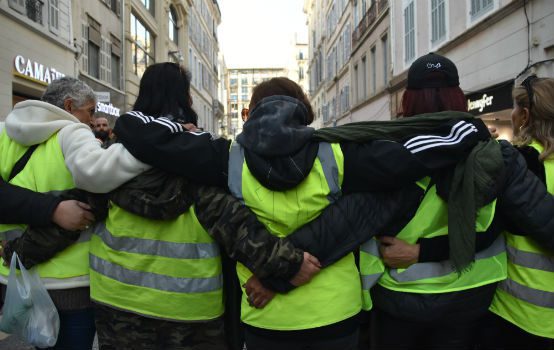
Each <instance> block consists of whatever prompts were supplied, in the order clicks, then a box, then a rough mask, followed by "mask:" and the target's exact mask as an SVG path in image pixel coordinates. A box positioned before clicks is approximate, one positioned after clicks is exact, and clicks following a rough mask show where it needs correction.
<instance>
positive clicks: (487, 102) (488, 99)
mask: <svg viewBox="0 0 554 350" xmlns="http://www.w3.org/2000/svg"><path fill="white" fill-rule="evenodd" d="M493 98H494V96H487V94H483V96H482V97H481V98H480V99H478V100H473V101H472V100H470V99H468V100H467V110H468V111H470V112H471V111H472V110H474V109H476V110H478V111H479V113H481V112H483V109H484V108H485V107H486V106H492V100H493Z"/></svg>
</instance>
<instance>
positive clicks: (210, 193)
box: [3, 169, 303, 280]
mask: <svg viewBox="0 0 554 350" xmlns="http://www.w3.org/2000/svg"><path fill="white" fill-rule="evenodd" d="M61 195H62V197H63V199H77V200H81V201H84V202H88V203H89V204H90V205H91V206H92V207H93V211H94V214H95V217H96V218H97V220H99V221H100V220H104V219H105V218H106V216H107V197H106V196H105V195H104V196H98V195H92V194H89V193H87V192H84V191H80V190H70V191H64V192H62V194H61ZM110 200H111V201H112V202H113V203H115V204H117V205H118V206H120V207H122V208H123V209H125V210H127V211H129V212H131V213H134V214H136V215H140V216H143V217H147V218H150V219H155V220H171V219H173V218H176V217H177V216H179V215H180V214H182V213H184V212H185V211H187V210H188V209H189V207H190V206H191V205H194V209H195V213H196V216H197V218H198V221H199V222H200V223H201V224H202V226H203V227H204V229H206V231H207V232H208V233H209V234H210V235H211V236H212V237H213V238H214V240H215V241H217V242H218V243H219V244H220V245H221V247H222V248H223V250H224V251H225V253H226V254H227V255H228V256H229V257H230V258H231V259H233V260H236V261H239V262H241V263H243V264H245V265H246V266H247V267H248V268H249V269H250V270H252V271H253V272H254V273H255V274H256V275H257V276H259V277H260V278H266V277H270V276H272V277H280V278H281V279H283V280H288V279H290V278H292V276H294V275H295V274H296V272H298V270H299V268H300V265H301V264H302V261H303V251H302V250H299V249H295V248H294V246H293V245H292V243H290V242H289V241H286V240H281V239H279V238H278V237H276V236H274V235H272V234H270V233H269V232H268V231H267V229H266V228H265V227H264V226H263V225H262V224H261V223H260V222H259V221H258V220H257V218H256V216H255V214H254V213H252V212H251V211H250V209H248V208H247V207H246V206H244V205H242V204H241V203H240V202H239V201H238V200H237V199H235V198H234V197H233V196H231V195H230V194H228V193H226V192H225V191H224V190H222V189H220V188H217V187H206V186H195V185H193V184H191V183H188V182H187V181H186V180H184V179H183V178H181V177H178V176H173V175H169V174H166V173H163V172H161V171H158V170H155V169H153V170H150V171H148V172H146V173H144V174H142V175H140V176H138V177H136V178H134V179H133V180H131V181H129V182H128V183H126V184H125V185H123V186H122V187H120V188H119V189H117V190H116V191H114V192H113V193H112V194H111V195H110ZM80 235H81V232H80V231H77V232H70V231H65V230H63V229H61V228H59V227H50V228H33V227H29V228H28V229H27V230H26V231H25V232H24V233H23V235H22V236H21V237H19V238H17V239H15V240H13V241H10V242H9V243H8V244H6V245H5V246H4V247H3V248H4V249H3V255H4V259H5V260H6V261H10V260H11V255H12V254H13V252H14V251H15V252H17V253H18V256H19V257H20V258H21V260H22V263H23V265H24V266H25V267H27V268H31V267H33V266H34V265H36V264H39V263H41V262H44V261H46V260H48V259H50V258H51V257H53V256H54V255H56V254H57V253H58V252H60V251H62V250H64V249H65V248H67V247H68V246H69V245H70V244H72V243H74V242H75V241H76V240H77V239H78V238H79V237H80Z"/></svg>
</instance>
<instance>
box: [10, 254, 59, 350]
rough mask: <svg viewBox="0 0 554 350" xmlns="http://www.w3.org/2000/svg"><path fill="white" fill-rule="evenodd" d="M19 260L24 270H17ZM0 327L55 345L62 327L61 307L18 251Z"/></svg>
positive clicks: (34, 341) (36, 342) (35, 342)
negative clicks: (59, 311) (58, 307)
mask: <svg viewBox="0 0 554 350" xmlns="http://www.w3.org/2000/svg"><path fill="white" fill-rule="evenodd" d="M17 262H19V268H20V271H21V273H17V269H16V263H17ZM0 330H1V331H3V332H5V333H11V334H17V335H18V336H19V337H21V338H22V339H23V340H25V341H26V342H28V343H29V344H31V345H34V346H36V347H39V348H45V347H51V346H54V345H55V344H56V340H57V339H58V331H59V330H60V317H59V316H58V311H57V310H56V307H55V306H54V303H53V302H52V299H51V298H50V296H49V295H48V292H47V291H46V288H44V285H43V284H42V281H41V280H40V277H39V275H38V272H37V271H36V268H32V269H31V270H29V271H27V270H26V269H25V267H24V266H23V264H21V262H20V261H19V258H18V257H17V254H15V253H14V254H13V256H12V261H11V264H10V276H9V277H8V286H7V288H6V299H5V300H4V309H3V316H2V320H1V321H0Z"/></svg>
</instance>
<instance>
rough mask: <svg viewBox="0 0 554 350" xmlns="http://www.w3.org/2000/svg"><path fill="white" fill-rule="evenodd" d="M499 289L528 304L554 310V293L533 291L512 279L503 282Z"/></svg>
mask: <svg viewBox="0 0 554 350" xmlns="http://www.w3.org/2000/svg"><path fill="white" fill-rule="evenodd" d="M498 288H500V289H502V290H503V291H505V292H507V293H508V294H511V295H513V296H514V297H516V298H518V299H521V300H523V301H526V302H528V303H531V304H534V305H537V306H541V307H548V308H551V309H554V293H552V292H545V291H543V290H537V289H533V288H530V287H527V286H524V285H522V284H519V283H517V282H516V281H514V280H511V279H507V280H504V281H502V282H501V283H500V284H499V285H498Z"/></svg>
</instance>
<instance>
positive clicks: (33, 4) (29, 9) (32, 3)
mask: <svg viewBox="0 0 554 350" xmlns="http://www.w3.org/2000/svg"><path fill="white" fill-rule="evenodd" d="M43 5H44V3H43V2H42V1H41V0H25V12H26V14H27V18H29V19H31V20H32V21H33V22H37V23H40V24H42V6H43Z"/></svg>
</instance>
